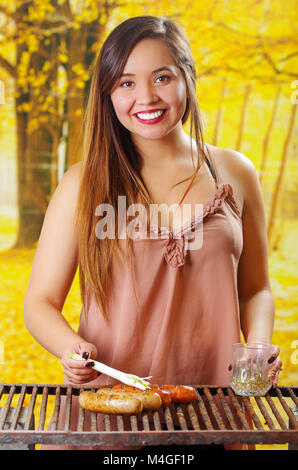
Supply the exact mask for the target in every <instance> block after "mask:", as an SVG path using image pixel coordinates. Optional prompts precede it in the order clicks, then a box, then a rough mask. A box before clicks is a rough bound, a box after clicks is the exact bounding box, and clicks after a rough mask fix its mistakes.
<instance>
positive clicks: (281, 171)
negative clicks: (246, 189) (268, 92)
mask: <svg viewBox="0 0 298 470" xmlns="http://www.w3.org/2000/svg"><path fill="white" fill-rule="evenodd" d="M296 110H297V106H296V105H295V104H294V105H293V106H292V111H291V116H290V121H289V128H288V133H287V136H286V139H285V142H284V147H283V152H282V159H281V165H280V169H279V173H278V177H277V181H276V184H275V188H274V191H273V197H272V202H271V209H270V216H269V221H268V229H267V234H268V242H269V248H271V246H272V235H273V229H274V226H275V222H276V212H277V206H278V198H279V194H280V190H281V187H282V182H283V176H284V173H285V169H286V162H287V155H288V148H289V144H290V140H291V137H292V133H293V129H294V123H295V116H296ZM273 249H274V250H276V249H277V246H274V247H273Z"/></svg>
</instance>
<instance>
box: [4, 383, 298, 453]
mask: <svg viewBox="0 0 298 470" xmlns="http://www.w3.org/2000/svg"><path fill="white" fill-rule="evenodd" d="M193 386H194V387H195V388H196V389H197V392H198V398H197V400H195V401H193V402H191V403H189V404H182V403H181V404H180V403H171V404H170V405H169V406H167V407H162V408H161V409H160V410H158V411H143V412H142V413H140V414H139V415H131V416H124V415H108V414H106V415H103V416H102V417H103V428H101V429H99V428H98V416H97V415H98V414H97V413H92V412H90V411H87V410H84V409H82V408H79V412H78V419H77V423H76V428H75V429H73V428H71V425H70V423H71V413H72V407H71V405H72V401H73V400H74V399H77V397H78V395H79V394H80V391H82V390H93V391H95V390H94V389H91V388H90V386H89V387H86V386H83V387H82V386H68V385H53V384H47V385H45V384H42V385H41V384H9V383H3V384H0V449H1V448H2V449H3V448H4V449H9V448H12V449H22V448H23V449H34V448H35V445H37V444H55V445H61V444H66V445H76V446H95V445H96V446H118V445H125V446H136V445H141V446H148V445H150V446H156V445H159V446H166V445H193V444H195V445H199V444H203V445H204V444H233V443H236V442H239V443H247V444H277V443H278V444H286V443H288V444H289V448H296V446H297V444H298V433H297V426H298V424H297V418H296V417H295V416H297V390H298V387H292V386H291V387H276V388H272V389H271V390H269V392H268V393H267V394H266V395H265V397H239V396H237V395H235V394H234V392H233V390H232V389H231V388H230V387H222V386H202V385H200V386H197V385H193ZM62 397H64V398H63V400H65V419H64V428H63V429H62V430H61V429H58V427H57V423H58V418H59V413H60V410H61V406H60V405H61V398H62ZM75 397H76V398H75ZM88 414H89V416H88ZM87 416H88V419H90V423H91V425H90V430H88V431H85V430H84V424H85V420H86V419H87ZM50 418H51V422H50V426H48V422H49V419H50ZM249 418H251V420H252V423H253V428H252V427H251V426H250V424H249ZM295 445H296V446H295Z"/></svg>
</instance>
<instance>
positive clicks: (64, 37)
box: [0, 0, 298, 449]
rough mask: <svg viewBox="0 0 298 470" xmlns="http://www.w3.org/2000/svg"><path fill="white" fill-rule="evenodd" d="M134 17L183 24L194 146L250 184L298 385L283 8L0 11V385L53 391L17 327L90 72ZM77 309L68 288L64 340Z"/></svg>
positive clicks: (291, 78)
mask: <svg viewBox="0 0 298 470" xmlns="http://www.w3.org/2000/svg"><path fill="white" fill-rule="evenodd" d="M138 15H158V16H162V15H165V16H169V17H171V18H172V19H174V20H177V21H178V22H179V23H180V24H181V25H182V27H183V28H184V30H185V32H186V34H187V36H188V38H189V41H190V45H191V48H192V51H193V55H194V58H195V62H196V67H197V74H198V80H197V96H198V101H199V105H200V109H201V113H202V118H203V122H204V137H205V140H206V141H207V142H209V143H210V144H213V145H216V146H218V147H222V148H233V149H235V150H238V151H239V152H241V153H243V154H245V155H246V156H247V157H248V158H250V159H251V161H252V162H253V163H254V165H255V167H256V168H257V170H258V172H259V175H260V181H261V184H262V190H263V195H264V201H265V205H266V212H267V223H268V240H269V249H270V252H269V255H270V258H269V266H270V276H271V284H272V289H273V293H274V298H275V306H276V322H275V329H274V335H273V339H272V342H273V343H274V344H277V345H278V346H279V347H280V349H281V358H282V360H283V365H284V370H283V371H282V373H281V374H280V382H279V383H280V385H297V364H298V328H297V319H298V307H297V277H298V275H297V258H298V252H297V238H298V204H297V200H298V192H297V144H298V139H297V135H298V134H297V122H296V121H297V119H296V108H297V102H298V69H297V57H298V55H297V50H296V49H295V48H297V38H296V34H297V16H298V13H297V5H296V3H295V2H294V0H289V1H287V2H286V3H283V2H280V1H279V0H272V1H268V0H259V1H249V0H245V1H240V0H239V1H235V0H234V1H232V0H226V1H225V0H218V1H214V0H204V1H202V0H197V1H196V2H188V1H187V0H180V1H176V2H175V3H173V2H170V1H163V0H160V1H158V2H157V1H143V2H137V1H128V2H126V3H125V5H124V4H123V6H119V7H113V6H109V2H99V1H95V0H80V1H66V0H65V1H63V0H61V1H52V2H51V1H50V0H46V1H45V0H42V1H41V0H32V1H29V2H28V1H26V2H22V1H19V2H17V1H14V0H13V1H5V0H0V25H1V30H2V33H1V35H0V84H1V86H2V88H1V87H0V103H1V104H0V145H1V158H0V178H1V180H0V281H1V289H0V382H9V383H56V384H57V383H61V382H62V381H63V374H62V368H61V366H60V363H59V360H58V359H57V358H55V357H53V356H51V355H50V354H49V353H48V352H47V351H45V350H44V349H43V348H42V347H41V346H39V345H38V344H37V342H36V341H35V340H34V338H32V337H31V335H30V334H29V333H28V332H27V331H26V329H25V327H24V322H23V300H24V295H25V291H26V287H27V283H28V280H29V276H30V270H31V264H32V260H33V257H34V253H35V249H36V243H37V240H38V234H39V231H40V227H41V223H42V220H43V216H44V213H45V210H46V207H47V205H48V202H49V200H50V198H51V196H52V194H53V192H54V190H55V187H56V186H57V184H58V182H59V180H60V178H61V176H62V174H63V172H64V171H65V170H66V169H67V168H68V167H70V166H71V165H72V164H74V163H75V162H76V161H78V160H80V140H79V137H78V136H79V135H80V129H81V124H82V116H83V111H84V102H85V99H86V95H87V92H88V86H89V82H90V75H91V70H92V64H93V61H94V59H95V57H96V56H97V54H98V52H99V50H100V46H101V44H102V42H103V41H104V39H105V37H106V36H107V35H108V34H109V32H110V31H111V30H112V29H113V28H114V27H115V26H116V25H117V24H118V23H120V22H122V21H123V20H125V19H127V18H129V17H131V16H138ZM1 90H2V92H1ZM188 126H189V123H186V125H185V129H186V131H188ZM80 308H81V303H80V294H79V286H78V278H77V277H76V278H75V280H74V283H73V286H72V288H71V291H70V293H69V295H68V298H67V301H66V303H65V306H64V309H63V314H64V315H65V317H66V319H67V320H68V321H69V322H70V324H71V325H72V326H73V328H74V329H77V327H78V322H79V315H80ZM259 448H265V446H264V447H263V446H259ZM271 448H272V447H271ZM273 448H280V449H283V448H285V446H273Z"/></svg>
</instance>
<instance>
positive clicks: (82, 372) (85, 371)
mask: <svg viewBox="0 0 298 470" xmlns="http://www.w3.org/2000/svg"><path fill="white" fill-rule="evenodd" d="M62 366H63V369H64V370H65V371H67V372H70V373H72V374H74V375H77V376H83V377H86V376H87V375H90V374H91V373H92V371H93V369H90V367H84V366H83V367H81V368H77V367H71V366H69V365H68V364H67V363H63V362H62Z"/></svg>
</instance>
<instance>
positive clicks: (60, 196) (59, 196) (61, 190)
mask: <svg viewBox="0 0 298 470" xmlns="http://www.w3.org/2000/svg"><path fill="white" fill-rule="evenodd" d="M81 170H82V163H81V162H78V163H75V164H74V165H72V166H71V167H70V168H69V169H68V170H67V171H66V172H65V173H64V175H63V177H62V178H61V180H60V182H59V184H58V186H57V188H56V190H55V192H54V195H53V197H52V200H51V202H50V205H53V204H54V203H55V202H56V201H58V200H59V204H60V203H62V205H63V206H65V205H67V206H68V209H71V208H73V209H74V208H75V206H76V202H77V196H78V192H79V187H80V181H81Z"/></svg>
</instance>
